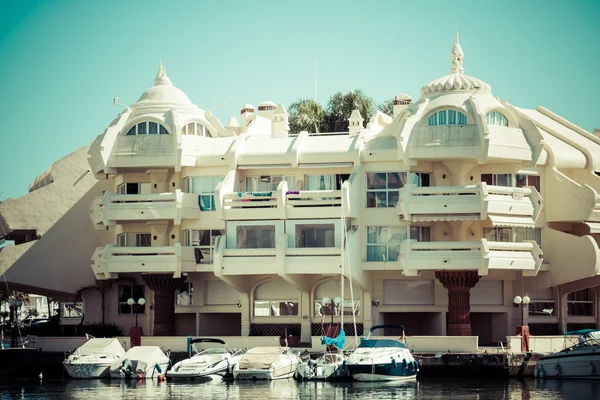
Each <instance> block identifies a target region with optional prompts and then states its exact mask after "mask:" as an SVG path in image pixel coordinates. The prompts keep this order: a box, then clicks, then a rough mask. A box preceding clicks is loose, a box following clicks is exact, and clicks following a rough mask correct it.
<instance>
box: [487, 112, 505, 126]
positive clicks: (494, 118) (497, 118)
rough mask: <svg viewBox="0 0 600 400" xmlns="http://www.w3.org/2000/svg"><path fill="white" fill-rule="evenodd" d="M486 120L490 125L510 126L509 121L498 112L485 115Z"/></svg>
mask: <svg viewBox="0 0 600 400" xmlns="http://www.w3.org/2000/svg"><path fill="white" fill-rule="evenodd" d="M485 120H486V121H487V123H488V125H499V126H508V119H506V117H505V116H504V115H503V114H502V113H500V112H498V111H490V112H489V113H487V114H485Z"/></svg>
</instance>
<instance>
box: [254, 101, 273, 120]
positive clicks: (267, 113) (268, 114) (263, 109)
mask: <svg viewBox="0 0 600 400" xmlns="http://www.w3.org/2000/svg"><path fill="white" fill-rule="evenodd" d="M275 108H277V106H276V105H275V103H273V102H272V101H263V102H262V103H260V104H259V105H258V115H259V116H261V117H263V118H267V119H270V120H271V121H272V120H273V113H274V112H275Z"/></svg>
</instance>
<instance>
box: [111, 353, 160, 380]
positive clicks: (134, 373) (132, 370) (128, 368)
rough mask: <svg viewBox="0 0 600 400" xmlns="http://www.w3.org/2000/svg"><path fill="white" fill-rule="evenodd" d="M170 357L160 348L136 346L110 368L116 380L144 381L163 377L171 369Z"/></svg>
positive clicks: (112, 376)
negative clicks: (131, 379)
mask: <svg viewBox="0 0 600 400" xmlns="http://www.w3.org/2000/svg"><path fill="white" fill-rule="evenodd" d="M169 363H170V360H169V357H167V356H166V355H165V353H163V351H162V350H161V349H160V347H158V346H136V347H132V348H131V349H129V350H127V353H125V355H124V356H123V357H121V358H120V359H118V360H115V361H114V362H113V363H112V365H111V366H110V377H111V378H115V379H129V378H135V379H144V378H148V379H151V378H158V377H159V376H163V374H165V373H166V372H167V369H168V368H169Z"/></svg>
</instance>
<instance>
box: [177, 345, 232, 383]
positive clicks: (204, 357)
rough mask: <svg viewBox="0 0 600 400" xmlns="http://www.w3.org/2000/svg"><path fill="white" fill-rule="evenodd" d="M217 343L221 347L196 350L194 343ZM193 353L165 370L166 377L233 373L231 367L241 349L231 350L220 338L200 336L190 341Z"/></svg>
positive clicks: (209, 375) (186, 377)
mask: <svg viewBox="0 0 600 400" xmlns="http://www.w3.org/2000/svg"><path fill="white" fill-rule="evenodd" d="M199 343H202V344H206V343H217V344H221V345H223V347H216V348H210V349H204V350H202V351H198V349H197V348H196V344H199ZM190 344H191V346H192V348H193V350H194V352H195V354H194V355H193V356H192V357H190V358H187V359H185V360H182V361H179V362H178V363H176V364H175V365H173V368H171V369H170V370H169V371H168V372H167V377H168V378H174V379H195V378H202V377H207V378H210V377H212V376H215V375H218V376H225V375H226V374H229V373H233V367H234V365H235V364H237V363H238V362H239V361H240V360H241V359H242V356H243V351H242V350H236V351H234V350H231V349H230V348H229V347H228V346H227V345H226V344H225V342H224V341H222V340H221V339H210V338H201V339H194V340H192V341H191V342H190Z"/></svg>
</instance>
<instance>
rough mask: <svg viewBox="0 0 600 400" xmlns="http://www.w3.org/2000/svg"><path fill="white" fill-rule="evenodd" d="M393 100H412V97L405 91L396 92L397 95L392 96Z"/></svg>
mask: <svg viewBox="0 0 600 400" xmlns="http://www.w3.org/2000/svg"><path fill="white" fill-rule="evenodd" d="M394 100H398V101H402V100H404V101H412V97H411V96H410V95H408V94H406V93H398V94H397V95H395V96H394Z"/></svg>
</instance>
